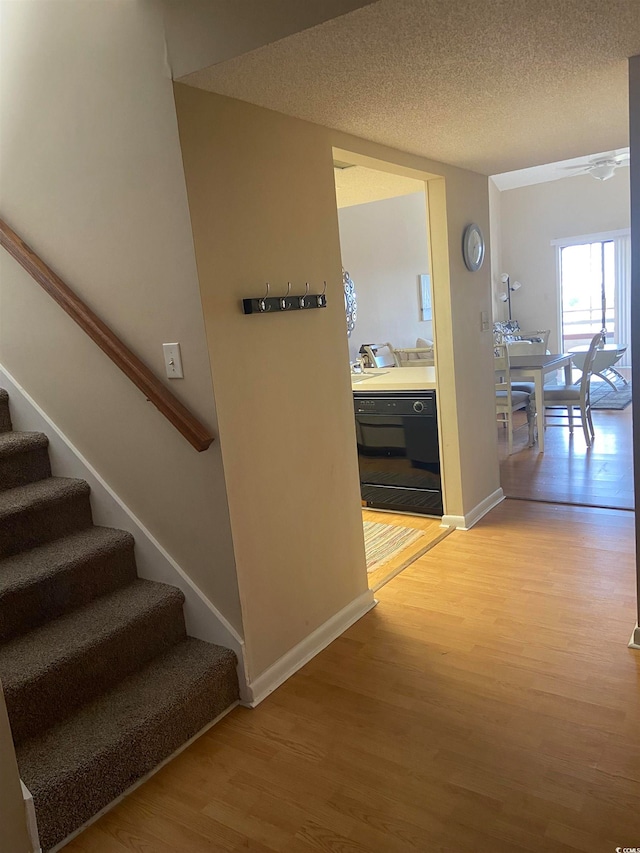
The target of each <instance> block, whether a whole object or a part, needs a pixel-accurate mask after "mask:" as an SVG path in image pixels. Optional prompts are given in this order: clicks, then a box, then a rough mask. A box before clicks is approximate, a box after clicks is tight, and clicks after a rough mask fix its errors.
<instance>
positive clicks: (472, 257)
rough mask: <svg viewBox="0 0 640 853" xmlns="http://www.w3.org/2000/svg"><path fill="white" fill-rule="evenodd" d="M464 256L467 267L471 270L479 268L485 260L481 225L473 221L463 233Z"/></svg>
mask: <svg viewBox="0 0 640 853" xmlns="http://www.w3.org/2000/svg"><path fill="white" fill-rule="evenodd" d="M462 256H463V258H464V262H465V265H466V267H467V269H469V270H471V272H475V271H476V270H479V269H480V267H481V266H482V262H483V261H484V237H483V236H482V231H481V230H480V227H479V226H478V225H476V224H475V222H472V223H471V225H467V227H466V228H465V229H464V234H463V235H462Z"/></svg>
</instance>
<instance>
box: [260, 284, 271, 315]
mask: <svg viewBox="0 0 640 853" xmlns="http://www.w3.org/2000/svg"><path fill="white" fill-rule="evenodd" d="M268 298H269V282H267V292H266V293H265V295H264V296H263V297H262V299H258V308H259V309H260V311H266V310H267V299H268Z"/></svg>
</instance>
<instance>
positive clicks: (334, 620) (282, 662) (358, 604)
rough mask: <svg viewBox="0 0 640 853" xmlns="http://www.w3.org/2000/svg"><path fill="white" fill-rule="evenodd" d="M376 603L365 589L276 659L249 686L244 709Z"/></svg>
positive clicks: (278, 683) (263, 695)
mask: <svg viewBox="0 0 640 853" xmlns="http://www.w3.org/2000/svg"><path fill="white" fill-rule="evenodd" d="M377 603H378V602H377V600H376V599H375V598H374V595H373V592H372V591H371V590H370V589H368V590H367V591H366V592H363V593H362V595H359V596H358V597H357V598H355V599H354V600H353V601H352V602H351V603H350V604H347V606H346V607H343V608H342V610H340V611H338V613H336V614H334V615H333V616H332V617H331V618H330V619H327V621H326V622H324V623H323V624H322V625H320V627H319V628H316V630H315V631H313V632H312V633H311V634H309V636H308V637H305V638H304V640H302V641H301V642H299V643H298V645H297V646H294V647H293V648H292V649H289V651H288V652H287V653H286V654H284V655H283V656H282V657H281V658H279V659H278V660H277V661H276V662H275V663H274V664H272V665H271V666H270V667H269V668H268V669H266V670H265V671H264V672H263V673H261V674H260V675H259V676H258V677H257V678H256V679H255V680H254V681H252V682H251V683H250V685H249V689H250V691H251V694H252V695H251V699H250V701H249V702H244V701H243V702H242V704H243V705H245V704H246V705H248V706H249V707H250V708H255V707H256V705H258V704H259V703H260V702H262V700H263V699H266V698H267V696H268V695H269V694H270V693H273V691H274V690H275V689H276V688H277V687H280V685H281V684H283V683H284V682H285V681H286V680H287V679H288V678H290V677H291V676H292V675H293V674H294V673H296V672H297V671H298V670H299V669H301V668H302V667H303V666H304V665H305V664H306V663H308V662H309V661H310V660H311V658H313V657H315V656H316V655H317V654H318V653H319V652H321V651H322V650H323V649H325V648H326V647H327V646H328V645H329V643H332V642H333V641H334V640H335V639H336V638H337V637H339V636H340V635H341V634H343V633H344V632H345V631H346V630H347V628H350V627H351V626H352V625H353V624H354V622H357V621H358V619H360V618H361V617H362V616H364V615H365V613H368V612H369V610H371V609H372V608H373V607H375V606H376V604H377Z"/></svg>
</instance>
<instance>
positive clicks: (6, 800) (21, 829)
mask: <svg viewBox="0 0 640 853" xmlns="http://www.w3.org/2000/svg"><path fill="white" fill-rule="evenodd" d="M30 849H31V848H30V844H29V836H28V833H27V821H26V812H25V808H24V800H23V799H22V789H21V787H20V777H19V775H18V767H17V765H16V756H15V752H14V749H13V738H12V737H11V729H10V728H9V718H8V717H7V707H6V705H5V701H4V695H3V693H2V685H1V684H0V853H27V851H29V850H30Z"/></svg>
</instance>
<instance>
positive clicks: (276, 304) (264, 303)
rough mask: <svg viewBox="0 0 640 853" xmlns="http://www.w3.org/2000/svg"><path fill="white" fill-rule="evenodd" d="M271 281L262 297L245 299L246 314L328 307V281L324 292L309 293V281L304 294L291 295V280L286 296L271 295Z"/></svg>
mask: <svg viewBox="0 0 640 853" xmlns="http://www.w3.org/2000/svg"><path fill="white" fill-rule="evenodd" d="M269 290H270V286H269V282H267V292H266V293H265V295H264V296H262V297H257V298H251V299H243V300H242V310H243V311H244V313H245V314H269V313H275V312H277V311H306V310H308V309H309V308H326V307H327V296H326V293H327V282H326V281H325V283H324V289H323V291H322V293H309V282H307V283H306V285H305V291H304V295H303V296H295V295H294V296H292V295H291V282H290V281H289V282H287V292H286V293H285V294H284V296H269Z"/></svg>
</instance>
